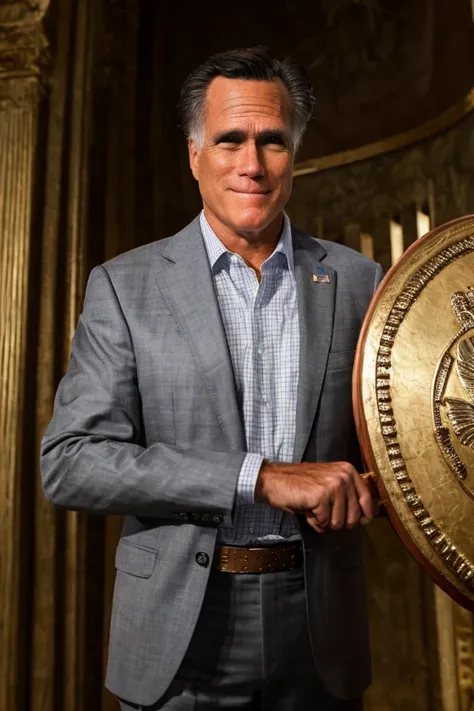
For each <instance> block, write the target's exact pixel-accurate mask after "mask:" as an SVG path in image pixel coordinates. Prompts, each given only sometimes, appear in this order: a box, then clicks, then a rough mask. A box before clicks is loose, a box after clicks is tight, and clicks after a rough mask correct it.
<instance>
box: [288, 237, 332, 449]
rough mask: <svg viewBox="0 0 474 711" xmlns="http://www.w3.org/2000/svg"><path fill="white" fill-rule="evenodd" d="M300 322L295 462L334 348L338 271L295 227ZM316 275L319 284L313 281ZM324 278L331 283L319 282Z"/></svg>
mask: <svg viewBox="0 0 474 711" xmlns="http://www.w3.org/2000/svg"><path fill="white" fill-rule="evenodd" d="M293 249H294V260H295V274H296V283H297V290H298V312H299V321H300V373H299V382H298V399H297V409H296V439H295V461H297V462H298V461H301V459H302V457H303V455H304V452H305V449H306V446H307V443H308V438H309V435H310V433H311V429H312V427H313V422H314V418H315V415H316V411H317V407H318V403H319V398H320V396H321V388H322V385H323V380H324V375H325V372H326V363H327V359H328V354H329V348H330V346H331V339H332V329H333V318H334V299H335V293H336V272H335V271H334V269H332V268H331V267H329V266H327V265H326V264H324V263H322V262H321V260H322V259H323V257H324V256H325V254H326V251H325V249H324V248H323V247H322V245H321V244H320V243H319V242H317V241H316V240H314V239H312V238H311V237H308V236H307V235H304V234H303V233H301V232H299V231H298V230H296V229H295V228H293ZM313 274H316V275H317V279H318V280H317V281H314V280H313ZM321 275H322V276H323V277H327V278H328V279H329V281H324V280H320V279H321Z"/></svg>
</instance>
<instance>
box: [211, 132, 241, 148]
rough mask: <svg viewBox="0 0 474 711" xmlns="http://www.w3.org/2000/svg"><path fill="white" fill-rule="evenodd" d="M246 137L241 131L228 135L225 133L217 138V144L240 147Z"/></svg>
mask: <svg viewBox="0 0 474 711" xmlns="http://www.w3.org/2000/svg"><path fill="white" fill-rule="evenodd" d="M243 140H244V137H243V136H242V134H241V133H240V131H229V132H228V133H223V134H222V135H221V136H218V137H217V140H216V144H221V145H234V146H235V145H238V144H239V143H242V141H243Z"/></svg>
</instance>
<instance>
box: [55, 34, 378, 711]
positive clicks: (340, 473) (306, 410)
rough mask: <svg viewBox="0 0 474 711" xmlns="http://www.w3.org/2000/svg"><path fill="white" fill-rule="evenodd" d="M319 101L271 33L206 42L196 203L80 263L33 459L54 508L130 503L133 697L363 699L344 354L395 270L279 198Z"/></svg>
mask: <svg viewBox="0 0 474 711" xmlns="http://www.w3.org/2000/svg"><path fill="white" fill-rule="evenodd" d="M312 106H313V96H312V92H311V88H310V86H309V84H308V82H307V79H306V78H305V75H304V73H303V72H302V70H301V69H299V68H298V67H297V66H296V65H295V64H294V63H293V62H292V61H290V60H285V61H283V62H279V61H277V60H276V59H275V58H274V57H273V56H272V55H271V54H270V52H269V51H268V50H266V49H264V48H262V47H259V48H255V49H248V50H237V51H230V52H224V53H222V54H220V55H217V56H215V57H213V58H211V59H209V60H208V61H207V62H205V64H203V65H202V66H201V67H199V68H198V69H196V70H195V71H194V72H193V74H192V75H191V76H190V77H189V78H188V80H187V81H186V83H185V85H184V87H183V90H182V97H181V110H182V117H183V125H184V129H185V131H186V134H187V136H188V143H189V158H190V164H191V170H192V172H193V175H194V177H195V178H196V180H197V181H198V183H199V189H200V192H201V195H202V200H203V212H202V213H201V215H200V216H199V217H198V218H197V219H196V220H195V221H194V222H192V223H191V224H190V225H188V227H186V228H185V229H184V230H183V231H182V232H180V233H179V234H177V235H175V236H174V237H171V238H169V239H164V240H161V241H158V242H154V243H152V244H150V245H147V246H145V247H141V248H139V249H136V250H134V251H132V252H129V253H127V254H124V255H121V256H120V257H118V258H116V259H113V260H111V261H110V262H108V263H106V264H104V265H102V266H100V267H97V268H96V269H94V270H93V272H92V274H91V276H90V279H89V283H88V287H87V293H86V298H85V304H84V311H83V314H82V316H81V319H80V323H79V326H78V329H77V333H76V335H75V338H74V343H73V349H72V357H71V362H70V365H69V369H68V372H67V374H66V376H65V377H64V379H63V381H62V382H61V384H60V387H59V390H58V393H57V398H56V403H55V411H54V416H53V419H52V422H51V424H50V426H49V429H48V431H47V433H46V435H45V437H44V440H43V444H42V472H43V485H44V490H45V494H46V496H47V498H48V499H49V500H50V501H51V502H53V503H54V504H56V505H57V506H61V507H66V508H71V509H76V510H84V511H91V512H94V513H104V514H109V513H110V514H112V513H113V514H125V517H126V518H125V523H124V528H123V532H122V537H121V540H120V542H119V545H118V548H117V555H116V567H117V579H116V587H115V594H114V603H113V614H112V625H111V639H110V651H109V660H108V672H107V681H106V683H107V686H108V688H109V689H111V691H112V692H114V693H115V694H116V695H117V696H118V697H119V698H120V699H121V707H122V709H137V708H139V709H149V710H150V709H177V710H178V711H181V710H182V711H185V710H186V709H217V708H226V709H261V710H265V711H287V710H292V709H295V710H296V709H297V710H298V711H304V710H305V709H308V710H309V709H315V710H321V711H327V710H329V709H330V710H332V711H335V710H336V709H337V710H340V711H342V710H343V709H344V710H346V711H348V710H349V709H350V710H351V711H355V710H356V709H360V708H361V707H362V701H361V698H362V693H363V690H364V689H365V688H366V686H367V685H368V683H369V677H370V670H369V666H370V663H369V651H368V639H367V625H366V612H365V599H364V598H365V594H364V573H363V561H362V543H361V528H360V525H358V524H359V520H360V518H361V517H362V516H364V517H366V518H368V519H370V518H371V517H372V516H373V504H372V501H371V498H370V494H369V492H368V490H367V488H366V487H365V485H364V483H363V482H362V480H361V479H360V477H359V475H358V473H357V470H356V467H360V455H359V448H358V443H357V438H356V434H355V429H354V423H353V418H352V405H351V370H352V365H353V358H354V349H355V347H356V342H357V339H358V335H359V329H360V326H361V323H362V319H363V317H364V314H365V311H366V309H367V306H368V304H369V302H370V300H371V297H372V295H373V293H374V290H375V289H376V287H377V285H378V283H379V280H380V278H381V269H380V267H378V266H377V265H376V264H374V263H373V262H371V261H369V260H367V259H366V258H364V257H363V256H362V255H360V254H358V253H356V252H353V251H351V250H349V249H346V248H344V247H341V246H340V245H337V244H335V243H331V242H323V241H320V240H315V239H313V238H312V237H310V236H307V235H305V234H303V233H302V232H300V231H298V230H297V229H296V228H294V227H292V226H291V225H290V223H289V220H288V218H287V217H286V215H285V213H284V212H283V211H284V208H285V205H286V203H287V201H288V199H289V196H290V192H291V185H292V169H293V161H294V155H295V151H296V149H297V146H298V144H299V142H300V139H301V137H302V134H303V132H304V129H305V127H306V124H307V121H308V119H309V117H310V114H311V111H312ZM302 539H303V543H302Z"/></svg>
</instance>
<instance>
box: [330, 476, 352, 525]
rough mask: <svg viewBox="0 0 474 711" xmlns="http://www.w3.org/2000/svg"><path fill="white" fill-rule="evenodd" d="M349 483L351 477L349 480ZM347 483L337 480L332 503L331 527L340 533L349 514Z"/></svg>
mask: <svg viewBox="0 0 474 711" xmlns="http://www.w3.org/2000/svg"><path fill="white" fill-rule="evenodd" d="M347 481H349V477H348V478H347ZM346 486H347V484H346V481H345V480H344V479H338V480H336V483H335V487H334V492H333V501H332V511H331V523H330V527H331V529H333V530H334V531H340V530H341V529H342V528H344V525H345V523H346V512H347V489H346Z"/></svg>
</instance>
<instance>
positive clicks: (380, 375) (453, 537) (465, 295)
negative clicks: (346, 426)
mask: <svg viewBox="0 0 474 711" xmlns="http://www.w3.org/2000/svg"><path fill="white" fill-rule="evenodd" d="M353 386H354V411H355V417H356V423H357V430H358V435H359V440H360V443H361V447H362V451H363V454H364V457H365V460H366V463H367V466H368V467H370V468H371V469H372V470H373V471H374V472H375V476H376V481H377V486H378V489H379V492H380V495H381V496H382V497H383V499H384V500H386V501H387V504H386V508H387V510H388V513H389V516H390V518H391V521H392V523H393V525H394V526H395V528H396V530H397V532H398V533H399V535H400V537H401V539H402V540H403V542H404V543H405V545H406V546H407V548H409V550H410V551H411V552H412V554H413V555H414V556H415V558H416V559H417V560H418V562H419V563H421V565H422V566H423V567H424V569H425V570H426V571H427V573H428V574H429V575H431V577H432V578H433V580H434V581H435V582H436V583H437V584H438V585H440V586H441V587H442V588H443V589H444V590H445V591H446V592H447V593H448V594H449V595H451V597H452V598H454V599H455V600H456V601H457V602H459V603H461V604H462V605H464V606H465V607H467V608H468V609H471V610H472V609H474V216H469V217H465V218H461V219H459V220H454V221H453V222H450V223H447V224H446V225H443V226H441V227H439V228H437V229H435V230H433V231H432V232H430V233H429V234H427V235H426V236H425V237H423V238H422V239H420V240H418V241H417V242H416V243H415V244H414V245H412V246H411V247H410V248H409V249H408V250H407V251H406V252H405V254H404V255H403V257H402V258H401V259H400V260H399V261H398V262H397V263H396V264H395V265H394V266H393V267H392V269H391V270H390V271H389V272H388V274H387V276H386V277H385V279H384V281H383V282H382V284H381V285H380V287H379V290H378V291H377V294H376V295H375V297H374V299H373V301H372V304H371V307H370V309H369V311H368V313H367V316H366V319H365V322H364V326H363V329H362V332H361V336H360V339H359V344H358V350H357V356H356V362H355V367H354V381H353Z"/></svg>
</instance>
